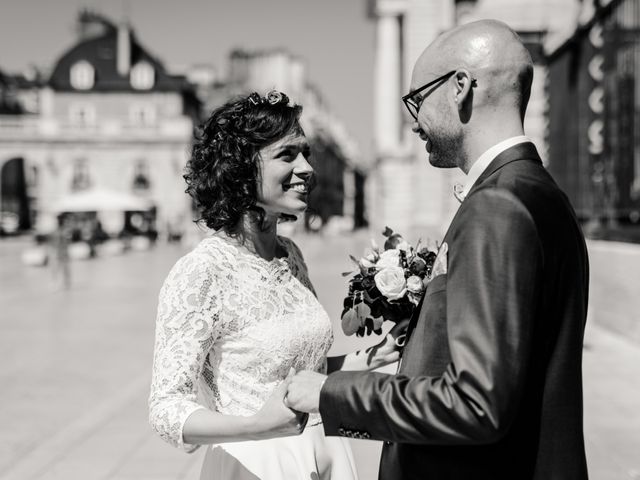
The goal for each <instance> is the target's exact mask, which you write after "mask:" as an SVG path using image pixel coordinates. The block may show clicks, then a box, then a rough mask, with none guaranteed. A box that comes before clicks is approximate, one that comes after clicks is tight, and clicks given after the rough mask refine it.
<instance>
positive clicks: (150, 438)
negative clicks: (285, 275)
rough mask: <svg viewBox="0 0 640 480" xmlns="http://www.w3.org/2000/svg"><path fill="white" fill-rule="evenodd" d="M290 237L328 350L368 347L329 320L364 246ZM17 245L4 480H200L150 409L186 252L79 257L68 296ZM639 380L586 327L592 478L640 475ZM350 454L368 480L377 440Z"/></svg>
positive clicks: (633, 358) (611, 340)
mask: <svg viewBox="0 0 640 480" xmlns="http://www.w3.org/2000/svg"><path fill="white" fill-rule="evenodd" d="M296 240H297V242H298V244H299V245H300V246H301V248H302V250H303V252H305V255H306V258H307V263H308V265H309V268H310V270H311V277H312V280H313V281H314V283H315V286H316V289H317V290H318V294H319V297H320V300H321V301H322V302H323V304H324V305H325V307H326V308H327V310H328V311H329V313H330V315H331V317H332V318H334V319H336V323H335V326H336V342H335V344H334V348H333V351H334V352H335V353H344V352H346V351H349V350H351V349H354V348H357V347H360V346H364V345H367V344H369V343H372V342H375V341H377V338H373V339H371V338H366V339H355V338H352V337H349V338H346V337H344V336H343V335H342V332H341V330H340V326H339V321H338V315H339V311H340V308H341V299H342V295H343V294H344V291H345V288H346V287H345V281H344V280H343V279H342V277H340V272H342V271H345V270H348V269H349V268H350V265H349V262H348V259H347V255H348V254H349V253H354V254H359V253H360V252H361V251H362V247H363V246H364V245H365V244H366V243H367V242H368V238H367V236H366V235H365V234H364V233H360V234H357V235H354V236H351V237H348V238H338V237H322V236H300V237H298V238H296ZM27 242H28V241H27V240H24V239H3V240H0V351H1V352H2V359H3V362H2V363H0V384H1V385H2V395H1V397H0V406H1V408H0V425H1V426H2V427H1V428H0V479H4V480H32V479H33V480H35V479H37V480H45V479H64V480H80V479H82V480H107V479H118V480H130V479H131V480H132V479H136V480H143V479H147V480H152V479H153V480H165V479H166V480H169V479H172V480H173V479H197V478H198V476H199V469H200V463H201V461H202V455H203V450H204V449H200V450H199V451H198V452H196V453H195V454H192V455H187V454H184V453H182V452H180V451H177V450H175V449H173V448H172V447H170V446H168V445H166V444H164V443H163V442H162V441H161V440H160V439H159V438H157V437H156V436H155V434H153V433H152V432H151V430H150V428H149V426H148V424H147V409H146V401H147V395H148V388H149V380H150V367H151V357H152V350H153V330H154V320H155V308H156V300H157V294H158V291H159V288H160V285H161V283H162V281H163V279H164V277H165V275H166V273H167V272H168V270H169V268H170V267H171V265H172V264H173V263H174V262H175V260H176V259H177V258H178V257H179V256H180V255H182V254H183V253H184V251H185V250H184V248H183V247H178V246H168V245H160V246H158V247H157V248H155V249H154V250H151V251H148V252H131V253H128V254H126V255H122V256H116V257H110V258H96V259H93V260H88V261H75V262H73V264H72V288H71V289H70V290H62V289H60V288H59V287H57V286H56V285H55V283H54V282H53V281H52V276H51V272H50V271H49V269H48V268H34V267H24V266H23V265H22V264H21V261H20V254H21V252H22V251H23V249H24V248H25V246H26V245H28V243H27ZM596 265H597V264H596ZM597 281H598V271H597V269H594V270H593V271H592V282H597ZM639 378H640V345H638V344H637V343H634V342H631V341H629V340H628V339H627V338H624V337H623V336H621V335H616V334H612V333H609V332H608V331H606V330H603V329H602V328H599V327H597V326H596V322H595V321H594V319H593V318H591V319H590V322H589V326H588V330H587V338H586V344H585V350H584V387H585V429H586V437H587V455H588V456H587V458H588V462H589V470H590V478H591V479H595V480H628V479H640V413H639V412H638V410H639V409H640V381H639V380H638V379H639ZM352 445H353V448H354V452H355V455H356V459H357V464H358V468H359V471H360V475H361V478H362V479H363V480H369V479H375V478H377V477H376V472H377V463H378V455H379V450H380V444H379V443H378V442H371V441H364V440H353V441H352ZM425 475H427V472H425ZM426 478H428V477H426Z"/></svg>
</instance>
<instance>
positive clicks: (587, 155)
mask: <svg viewBox="0 0 640 480" xmlns="http://www.w3.org/2000/svg"><path fill="white" fill-rule="evenodd" d="M638 78H640V1H639V0H609V1H602V2H598V3H596V4H594V3H591V2H585V4H584V5H583V10H582V12H581V15H580V19H579V22H578V25H576V28H575V31H574V32H572V34H571V35H570V36H569V37H568V38H567V39H566V40H565V41H564V42H562V43H561V44H560V45H558V46H557V47H556V48H554V49H553V50H551V51H550V52H549V86H548V94H549V104H550V106H549V115H550V117H549V118H550V129H549V150H550V154H551V155H552V157H553V158H557V159H562V161H558V162H555V163H553V164H551V165H550V166H549V168H550V170H551V172H552V174H553V175H554V177H555V178H556V179H557V181H558V183H559V184H560V185H561V186H562V187H563V189H564V190H565V191H566V192H567V194H568V195H569V197H570V199H571V201H572V203H573V204H574V205H575V207H576V211H577V213H578V216H579V217H580V218H581V219H582V220H583V221H584V222H585V225H586V232H587V234H589V235H590V236H593V237H601V238H606V239H616V240H624V241H634V242H639V241H640V93H639V92H640V84H639V83H638Z"/></svg>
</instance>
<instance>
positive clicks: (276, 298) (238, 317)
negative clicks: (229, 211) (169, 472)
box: [149, 236, 333, 450]
mask: <svg viewBox="0 0 640 480" xmlns="http://www.w3.org/2000/svg"><path fill="white" fill-rule="evenodd" d="M278 241H279V242H280V244H281V246H282V247H284V249H285V250H286V252H287V256H286V257H282V258H274V259H273V260H271V261H267V260H265V259H263V258H261V257H259V256H256V255H252V254H250V253H244V252H242V251H240V250H239V249H237V248H236V247H235V246H234V245H232V244H231V243H229V242H228V241H227V240H225V239H223V238H220V237H217V236H211V237H208V238H205V239H204V240H202V241H201V243H200V244H199V245H198V246H197V247H196V248H195V249H194V250H193V251H191V252H190V253H188V254H187V255H185V256H184V257H182V258H181V259H180V260H179V261H178V262H177V263H176V265H175V266H174V267H173V269H172V270H171V272H170V273H169V275H168V277H167V279H166V280H165V283H164V285H163V287H162V289H161V291H160V296H159V305H158V315H157V321H156V343H155V354H154V367H153V379H152V385H151V394H150V398H149V405H150V422H151V424H152V426H153V427H154V428H155V429H156V431H157V432H158V433H159V434H160V436H161V437H163V438H164V439H165V440H167V441H169V442H170V443H172V444H174V445H176V446H181V447H183V448H185V449H187V450H193V449H195V446H191V445H184V444H183V441H182V426H183V425H184V422H185V421H186V419H187V417H188V416H189V415H190V414H191V413H193V411H195V410H197V409H199V408H202V405H201V404H200V403H198V402H197V401H196V396H197V394H198V392H199V393H200V400H201V402H202V403H203V404H204V405H206V407H207V408H210V409H211V410H215V411H218V412H220V413H224V414H229V415H242V416H249V415H252V414H254V413H256V412H257V411H258V410H259V409H260V408H261V407H262V406H263V405H264V403H265V401H266V400H267V398H268V397H269V396H270V395H271V393H272V392H273V390H274V389H275V388H276V386H277V385H278V384H279V383H280V382H282V381H283V380H284V378H285V377H286V376H287V374H288V373H289V370H290V368H291V367H293V368H294V369H296V370H314V371H321V372H322V371H324V370H325V368H326V362H325V359H326V354H327V352H328V350H329V348H330V347H331V343H332V341H333V337H332V333H331V323H330V320H329V318H328V315H327V313H326V311H325V310H324V308H323V307H322V306H321V305H320V303H319V302H318V300H317V299H316V297H315V292H314V291H313V287H312V285H311V283H310V281H309V278H308V274H307V269H306V266H305V264H304V260H303V258H302V255H301V253H300V250H299V249H298V248H297V246H296V245H295V244H294V243H293V242H292V241H291V240H289V239H286V238H284V237H278ZM318 422H319V416H318V415H312V416H311V417H310V419H309V423H308V424H309V425H313V424H315V423H318Z"/></svg>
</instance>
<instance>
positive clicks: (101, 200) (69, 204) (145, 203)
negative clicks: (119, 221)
mask: <svg viewBox="0 0 640 480" xmlns="http://www.w3.org/2000/svg"><path fill="white" fill-rule="evenodd" d="M153 206H154V205H153V202H152V201H151V200H149V199H147V198H141V197H138V196H135V195H132V194H130V193H125V192H118V191H115V190H107V189H103V188H92V189H89V190H83V191H81V192H77V193H72V194H70V195H67V196H65V197H62V198H60V199H59V200H57V201H55V202H54V203H53V205H52V206H51V211H53V212H55V213H65V212H109V211H111V212H113V211H115V212H139V211H146V210H149V209H151V208H153Z"/></svg>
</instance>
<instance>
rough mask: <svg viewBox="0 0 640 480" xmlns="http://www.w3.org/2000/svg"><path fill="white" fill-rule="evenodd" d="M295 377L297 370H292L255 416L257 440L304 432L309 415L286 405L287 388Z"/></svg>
mask: <svg viewBox="0 0 640 480" xmlns="http://www.w3.org/2000/svg"><path fill="white" fill-rule="evenodd" d="M293 375H295V370H293V369H291V371H290V372H289V375H287V378H285V379H284V381H283V382H282V383H281V384H280V385H278V386H277V387H276V389H275V390H274V391H273V393H272V394H271V396H270V397H269V399H268V400H267V402H266V403H265V404H264V405H263V407H262V408H261V409H260V411H259V412H258V413H256V414H255V415H254V416H253V418H252V420H254V422H255V427H256V432H255V433H256V439H257V440H263V439H266V438H274V437H287V436H290V435H300V434H301V433H302V432H303V431H304V427H305V425H306V424H307V420H308V419H309V414H307V413H302V412H297V411H295V410H292V409H290V408H288V407H286V406H285V404H284V397H285V395H286V393H287V387H288V386H289V383H291V379H292V378H293Z"/></svg>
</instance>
